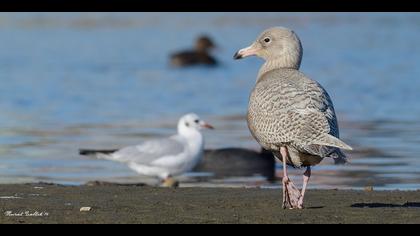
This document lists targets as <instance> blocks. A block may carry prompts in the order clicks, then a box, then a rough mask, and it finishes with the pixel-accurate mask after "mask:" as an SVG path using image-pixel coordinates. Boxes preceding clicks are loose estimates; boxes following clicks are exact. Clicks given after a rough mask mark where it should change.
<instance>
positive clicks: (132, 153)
mask: <svg viewBox="0 0 420 236" xmlns="http://www.w3.org/2000/svg"><path fill="white" fill-rule="evenodd" d="M203 128H207V129H213V127H212V126H211V125H209V124H207V123H206V122H204V121H202V120H201V119H200V118H199V117H198V115H196V114H194V113H190V114H186V115H184V116H183V117H181V119H180V120H179V122H178V134H176V135H173V136H170V137H168V138H160V139H152V140H148V141H145V142H143V143H141V144H139V145H136V146H129V147H125V148H122V149H120V150H88V149H81V150H80V154H81V155H93V156H95V157H97V158H99V159H106V160H111V161H117V162H122V163H125V164H127V166H128V167H129V168H131V169H132V170H134V171H136V172H137V173H138V174H140V175H145V176H153V177H158V178H160V179H162V180H163V182H164V183H167V182H171V181H172V177H173V176H177V175H182V174H183V173H185V172H188V171H191V170H192V169H193V168H194V167H195V166H196V165H197V164H198V163H199V162H200V160H201V159H202V157H203V153H204V137H203V135H202V134H201V129H203Z"/></svg>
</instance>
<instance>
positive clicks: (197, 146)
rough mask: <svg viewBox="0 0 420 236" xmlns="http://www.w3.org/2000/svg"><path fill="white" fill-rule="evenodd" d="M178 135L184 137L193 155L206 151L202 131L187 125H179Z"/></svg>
mask: <svg viewBox="0 0 420 236" xmlns="http://www.w3.org/2000/svg"><path fill="white" fill-rule="evenodd" d="M178 135H180V136H181V137H183V138H184V139H185V141H186V142H187V144H188V148H189V150H190V152H192V153H199V152H201V151H203V149H204V137H203V135H202V134H201V132H200V131H198V130H196V129H192V128H189V127H186V126H185V125H182V124H180V125H178Z"/></svg>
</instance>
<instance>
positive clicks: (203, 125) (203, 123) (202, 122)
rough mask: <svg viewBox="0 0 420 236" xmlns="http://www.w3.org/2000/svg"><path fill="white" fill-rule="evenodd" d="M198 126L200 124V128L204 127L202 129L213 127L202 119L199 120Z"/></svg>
mask: <svg viewBox="0 0 420 236" xmlns="http://www.w3.org/2000/svg"><path fill="white" fill-rule="evenodd" d="M200 126H201V128H204V129H214V127H213V126H212V125H210V124H208V123H206V122H204V121H201V122H200Z"/></svg>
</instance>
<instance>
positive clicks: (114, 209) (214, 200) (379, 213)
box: [0, 184, 420, 224]
mask: <svg viewBox="0 0 420 236" xmlns="http://www.w3.org/2000/svg"><path fill="white" fill-rule="evenodd" d="M82 207H90V208H91V209H90V211H86V212H81V211H80V209H81V208H82ZM0 211H1V214H0V223H298V224H299V223H420V191H407V192H404V191H369V192H366V191H350V190H349V191H341V190H310V191H309V192H308V194H307V202H306V209H304V210H283V209H282V208H281V191H280V190H278V189H277V190H274V189H245V188H238V189H228V188H178V189H166V188H153V187H145V186H116V185H105V186H77V187H76V186H56V185H48V184H27V185H0Z"/></svg>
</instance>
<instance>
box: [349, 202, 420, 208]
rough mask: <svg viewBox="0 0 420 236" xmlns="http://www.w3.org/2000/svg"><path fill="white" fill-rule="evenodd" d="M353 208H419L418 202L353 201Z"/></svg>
mask: <svg viewBox="0 0 420 236" xmlns="http://www.w3.org/2000/svg"><path fill="white" fill-rule="evenodd" d="M351 207H355V208H420V203H419V202H406V203H404V204H391V203H355V204H353V205H351Z"/></svg>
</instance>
